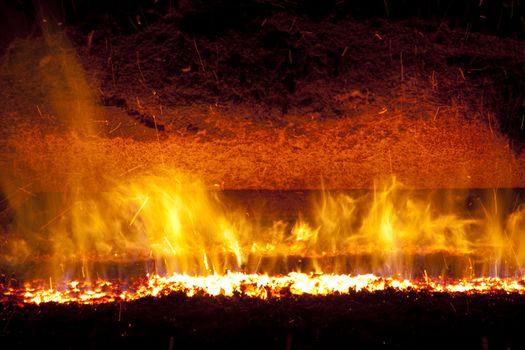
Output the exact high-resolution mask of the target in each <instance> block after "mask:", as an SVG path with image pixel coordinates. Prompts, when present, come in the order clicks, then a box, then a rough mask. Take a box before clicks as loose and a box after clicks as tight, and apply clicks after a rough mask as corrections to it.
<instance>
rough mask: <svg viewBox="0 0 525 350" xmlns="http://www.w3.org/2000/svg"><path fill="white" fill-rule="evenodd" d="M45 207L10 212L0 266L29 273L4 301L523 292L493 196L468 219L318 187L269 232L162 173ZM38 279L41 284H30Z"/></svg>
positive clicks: (452, 211)
mask: <svg viewBox="0 0 525 350" xmlns="http://www.w3.org/2000/svg"><path fill="white" fill-rule="evenodd" d="M494 193H495V192H494ZM46 199H47V200H48V203H47V204H46V206H45V209H46V210H47V211H45V212H44V213H42V215H36V216H35V212H37V211H38V208H35V207H31V209H32V210H27V208H26V209H24V210H19V212H18V213H17V214H18V216H17V217H16V218H15V228H14V229H13V232H12V233H11V234H12V235H11V236H10V238H11V239H8V244H7V245H6V246H5V247H4V250H5V251H4V252H3V254H2V256H1V257H2V258H1V261H2V264H3V266H4V268H5V269H7V270H10V269H12V270H13V271H15V272H16V271H20V269H23V268H24V266H26V267H27V265H28V261H29V262H31V261H33V262H35V265H34V266H35V268H34V269H33V271H32V274H28V273H27V272H25V275H24V276H23V278H20V279H21V280H22V281H24V282H25V284H24V285H23V286H22V287H20V286H18V287H13V286H12V285H10V284H9V283H7V284H5V285H3V286H2V287H1V290H2V291H3V295H4V298H11V297H14V298H17V299H21V300H23V301H24V302H29V303H43V302H59V303H68V302H77V303H100V302H114V301H129V300H135V299H137V298H141V297H145V296H162V295H167V294H170V293H173V292H180V293H184V294H185V295H187V296H193V295H201V294H202V295H225V296H232V295H244V296H248V297H254V298H262V299H267V298H275V297H277V298H279V297H283V296H287V295H302V294H311V295H327V294H334V293H335V294H346V293H351V292H359V291H371V292H373V291H379V290H385V289H394V290H401V291H405V290H415V291H422V290H424V291H429V292H449V293H456V292H464V293H492V292H509V293H523V290H524V289H523V288H524V284H523V276H522V274H521V271H522V270H521V269H522V267H523V264H524V263H525V244H524V243H523V241H524V240H523V238H521V236H522V233H523V230H524V228H525V209H524V207H523V206H520V207H518V208H517V209H516V210H514V211H508V210H507V211H505V210H504V208H503V207H502V206H501V205H499V207H498V205H497V203H498V202H497V196H496V195H494V196H493V198H492V199H491V200H490V201H488V202H487V201H484V202H483V201H480V202H479V210H478V211H476V210H470V211H465V209H463V210H461V209H459V207H458V206H457V205H452V204H451V203H452V202H453V201H450V200H448V201H447V200H446V198H445V200H443V198H439V199H440V200H439V201H436V200H433V199H432V198H431V196H430V197H429V196H428V194H425V195H422V194H421V193H419V194H418V193H417V192H416V191H412V190H410V189H406V188H403V186H402V185H400V184H399V183H397V182H396V181H393V182H392V183H391V184H389V185H388V186H385V187H383V188H382V189H378V188H376V189H374V191H372V192H368V193H364V194H362V195H360V196H352V195H351V194H350V193H349V192H342V191H339V192H332V193H331V192H329V191H323V192H320V193H319V195H318V196H317V197H315V196H314V198H313V200H312V201H313V204H312V206H311V208H312V209H311V213H308V215H306V216H304V217H306V218H308V219H303V215H298V216H297V217H298V219H297V220H296V221H290V220H288V221H286V220H283V219H278V218H272V219H271V220H268V219H266V222H265V221H264V220H263V219H257V218H256V216H250V215H246V211H245V210H244V208H242V207H236V206H234V205H232V204H231V203H229V202H228V201H227V200H225V198H224V196H223V193H222V192H221V191H209V190H208V189H207V188H206V187H205V186H204V185H202V184H201V183H199V182H198V181H190V180H189V179H188V178H184V177H183V176H181V175H180V174H176V173H173V172H164V173H158V174H155V175H153V174H149V175H145V176H142V177H135V178H133V179H131V180H129V181H115V182H114V183H112V185H111V186H110V187H109V188H107V189H106V190H105V191H102V192H97V193H91V192H80V193H76V195H75V196H72V197H70V198H67V197H66V198H61V199H56V198H55V199H54V200H55V201H56V203H53V205H49V203H52V202H53V201H52V200H51V199H50V198H46ZM57 203H58V204H57ZM436 203H441V204H442V206H443V207H444V209H443V208H441V209H440V208H438V207H437V204H436ZM486 203H488V204H486ZM51 208H53V209H54V210H50V209H51ZM40 211H42V209H41V208H40ZM263 214H264V213H263ZM467 214H468V215H467ZM6 247H7V249H5V248H6ZM17 256H22V257H23V259H24V260H20V259H17V258H16V257H17ZM8 272H9V271H8ZM15 272H13V273H12V274H13V275H15V277H17V276H16V273H15ZM47 276H49V281H50V282H49V286H47V287H45V286H44V284H43V283H42V282H39V281H41V280H42V278H47ZM137 276H138V277H137ZM140 276H146V277H140ZM53 281H56V282H55V283H53ZM72 281H73V282H72Z"/></svg>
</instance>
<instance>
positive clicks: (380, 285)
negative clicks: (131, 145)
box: [1, 272, 525, 304]
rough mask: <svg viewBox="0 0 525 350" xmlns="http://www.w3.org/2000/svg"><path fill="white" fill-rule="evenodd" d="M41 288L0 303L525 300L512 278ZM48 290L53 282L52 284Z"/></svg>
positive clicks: (173, 281)
mask: <svg viewBox="0 0 525 350" xmlns="http://www.w3.org/2000/svg"><path fill="white" fill-rule="evenodd" d="M42 283H43V282H40V283H38V282H32V283H25V284H24V286H23V287H21V288H15V287H9V286H6V285H2V288H1V289H2V293H3V297H2V300H1V301H2V302H6V301H14V302H18V303H20V302H23V303H32V304H41V303H49V302H53V303H60V304H68V303H79V304H100V303H113V302H129V301H133V300H137V299H140V298H145V297H162V296H167V295H170V294H173V293H182V294H185V295H186V296H188V297H193V296H195V295H207V296H226V297H232V296H243V297H249V298H258V299H264V300H266V299H274V298H278V299H279V298H283V297H290V296H300V295H305V294H306V295H312V296H326V295H330V294H335V295H341V294H351V293H355V292H361V291H366V292H377V291H385V290H392V291H401V292H406V291H415V292H428V293H436V292H438V293H443V292H444V293H466V294H494V293H516V294H525V281H524V280H520V279H514V278H497V277H487V278H472V279H443V278H441V279H438V278H429V277H428V276H426V278H425V279H413V280H407V279H404V280H402V279H397V278H390V277H387V278H385V277H378V276H375V275H372V274H368V275H358V276H351V275H333V274H332V275H329V274H304V273H290V274H288V275H285V276H268V275H258V274H244V273H231V272H230V273H227V274H225V275H209V276H198V277H196V276H188V275H181V274H176V275H172V276H169V277H162V276H159V275H152V276H146V277H145V278H142V279H138V280H137V281H135V282H134V283H133V284H132V285H131V286H130V285H127V284H122V283H121V282H120V281H116V282H110V281H104V280H96V281H94V282H92V283H90V282H78V281H73V282H71V281H70V282H67V283H63V284H62V285H61V286H57V287H53V286H52V285H51V286H49V288H46V287H44V286H43V285H42ZM50 284H52V282H51V281H50Z"/></svg>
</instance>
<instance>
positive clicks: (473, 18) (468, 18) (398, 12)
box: [0, 0, 525, 49]
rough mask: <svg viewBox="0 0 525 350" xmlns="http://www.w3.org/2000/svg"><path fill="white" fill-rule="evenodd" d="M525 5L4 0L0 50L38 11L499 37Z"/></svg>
mask: <svg viewBox="0 0 525 350" xmlns="http://www.w3.org/2000/svg"><path fill="white" fill-rule="evenodd" d="M524 8H525V6H524V4H523V3H520V2H519V0H481V1H480V0H428V1H427V0H424V1H421V0H324V1H321V0H296V1H275V0H244V1H234V0H211V1H205V0H195V1H191V0H179V1H177V0H158V1H155V0H134V1H126V0H116V1H104V0H53V1H43V0H40V1H39V0H5V1H2V2H0V13H1V14H2V18H3V20H2V21H1V22H0V31H1V40H0V45H1V47H2V49H4V48H5V46H6V45H7V44H8V43H9V41H10V40H11V39H12V38H14V37H17V36H27V35H31V34H35V33H38V31H39V27H40V26H39V23H38V22H39V21H38V20H37V18H40V16H43V17H45V18H46V19H48V20H50V21H54V22H56V23H61V24H65V25H81V26H83V27H84V28H85V29H86V30H88V29H90V28H94V27H97V26H101V25H109V26H110V27H111V28H112V29H113V30H114V31H116V32H126V31H130V30H134V29H136V28H135V27H136V21H137V18H140V19H142V21H141V22H142V23H143V24H144V25H148V23H149V22H151V21H155V19H156V18H159V17H162V16H166V15H172V16H173V17H174V18H175V19H176V20H179V21H181V22H183V23H181V24H182V25H183V27H186V29H188V30H192V29H193V30H196V31H201V32H207V33H209V34H215V35H216V34H221V32H224V31H227V30H230V29H235V28H236V27H239V25H240V24H241V23H243V22H246V21H250V19H252V18H254V17H260V16H261V15H264V13H271V12H276V11H284V12H287V13H291V14H295V15H297V16H308V17H310V18H312V19H319V20H320V19H323V18H325V17H327V16H336V17H337V16H351V17H353V18H356V19H365V18H375V17H379V18H385V19H391V20H403V19H409V18H421V19H425V20H431V21H436V22H446V23H447V24H448V25H449V26H451V27H458V26H459V27H462V28H465V29H468V30H471V31H479V32H483V33H489V34H495V35H499V36H506V37H515V38H523V36H524V26H525V24H524V23H525V22H524V19H523V17H524V12H525V9H524Z"/></svg>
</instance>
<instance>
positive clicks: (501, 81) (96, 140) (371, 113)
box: [0, 11, 525, 191]
mask: <svg viewBox="0 0 525 350" xmlns="http://www.w3.org/2000/svg"><path fill="white" fill-rule="evenodd" d="M192 13H193V12H192ZM193 15H194V14H193ZM187 16H189V14H187ZM185 18H186V17H184V16H183V17H182V19H181V18H175V17H173V16H171V15H166V16H164V17H162V18H161V19H159V20H158V21H156V22H154V23H151V24H149V25H148V26H147V27H144V28H139V29H138V30H137V31H136V32H135V33H131V34H130V33H127V34H122V33H121V34H115V33H112V32H110V31H109V30H107V28H106V29H105V28H97V29H95V30H92V31H89V32H87V33H86V32H85V30H83V29H82V28H68V29H67V31H68V33H69V36H70V38H72V42H73V43H74V47H73V48H71V49H70V50H71V52H73V53H74V52H76V53H77V55H79V56H78V57H79V58H80V59H81V61H82V62H83V66H84V69H85V70H86V72H87V74H86V76H87V79H88V81H90V82H91V85H92V86H93V88H94V90H95V91H97V92H96V94H97V95H99V96H100V102H99V106H97V107H96V111H95V112H94V114H93V116H91V117H92V118H91V119H86V120H85V123H90V124H91V125H94V128H90V129H92V132H90V133H88V135H87V136H86V135H84V136H78V133H77V132H75V131H74V130H70V129H69V128H68V127H66V126H65V125H64V123H63V122H61V121H60V118H59V117H58V116H57V114H59V113H58V112H57V111H56V106H55V104H54V103H53V102H52V101H51V98H50V94H49V91H48V89H49V84H48V85H46V84H44V83H42V80H41V79H40V78H38V77H40V76H41V75H42V74H44V73H42V72H49V71H51V72H53V69H56V67H55V66H54V65H55V63H54V59H55V57H56V56H57V55H58V54H57V53H56V52H54V51H52V50H50V49H49V47H47V46H46V45H45V44H44V43H43V42H42V40H41V39H40V38H34V39H27V40H18V41H15V42H13V43H12V45H11V46H10V48H9V49H8V50H7V52H6V54H5V56H4V57H3V60H2V70H1V76H2V79H1V81H0V85H2V86H1V89H0V91H1V96H0V97H1V98H0V106H1V109H0V111H1V113H2V118H1V119H0V120H1V121H0V122H1V123H2V128H1V130H2V131H1V133H2V139H1V141H0V146H1V148H0V149H2V150H3V151H2V153H3V154H2V157H1V161H2V163H3V164H2V167H3V168H4V169H9V170H8V172H9V174H11V175H14V176H12V177H11V179H10V181H11V180H12V179H13V178H14V179H15V182H16V183H17V186H26V185H28V184H29V185H30V188H31V190H58V191H60V190H63V189H64V184H65V183H67V182H70V181H72V180H71V178H72V177H75V176H80V177H82V178H90V179H91V180H89V181H94V182H97V181H98V180H97V178H98V177H99V175H100V174H104V175H105V176H110V177H113V178H114V177H118V176H124V175H126V176H127V175H130V176H131V175H134V174H136V173H137V172H141V171H150V170H152V169H156V168H158V167H168V168H175V169H178V170H180V171H181V172H183V173H189V174H192V175H193V176H195V177H197V178H199V179H201V180H203V181H204V182H205V183H206V184H207V185H209V186H213V185H218V186H221V187H223V188H230V189H239V188H266V189H297V188H301V189H303V188H319V187H321V186H325V187H327V188H369V187H371V186H372V185H373V183H374V181H376V180H379V179H382V178H385V177H390V176H395V177H396V178H397V179H398V180H399V181H401V182H402V183H404V184H406V185H408V186H412V187H419V188H451V187H457V188H470V187H482V188H486V187H523V186H525V157H524V156H523V155H521V154H520V153H518V151H519V150H520V147H521V146H520V145H521V141H520V140H521V136H520V135H521V134H520V132H521V131H520V129H519V128H517V127H516V123H518V124H519V123H520V122H521V120H514V119H512V120H510V121H509V120H508V119H505V118H501V115H502V113H503V114H504V113H506V112H508V111H511V112H512V113H514V114H515V113H517V112H516V111H517V110H518V109H519V108H520V107H519V103H518V102H517V101H518V100H519V97H517V96H516V93H515V90H516V89H515V85H516V84H518V83H519V81H520V80H519V79H521V75H520V74H521V73H519V72H520V68H519V67H520V64H521V63H522V61H523V59H522V56H523V55H522V53H523V52H525V44H524V43H522V42H520V41H516V40H512V39H501V38H496V37H491V36H487V35H483V34H476V33H469V32H465V31H463V30H452V29H449V28H448V27H447V25H445V24H441V25H433V24H431V23H426V22H422V21H414V20H411V21H405V22H386V21H382V20H369V21H360V22H358V21H355V20H352V19H350V18H347V17H343V18H333V17H327V18H325V19H323V20H312V19H310V18H309V17H307V16H291V15H290V14H286V13H280V12H276V11H269V12H263V13H262V14H261V15H260V16H255V17H254V18H250V20H249V21H247V22H246V23H244V24H243V26H244V27H243V28H242V29H246V31H244V30H224V31H223V32H220V33H219V34H213V35H212V34H210V33H209V32H205V33H202V32H199V30H197V29H196V28H194V27H191V26H189V27H188V23H190V22H191V21H190V22H188V23H187V21H186V22H185ZM186 19H187V18H186ZM185 23H186V24H185ZM191 23H193V22H191ZM513 73H516V74H515V75H514V76H513V75H512V74H513ZM512 79H514V80H512ZM513 84H514V85H513ZM513 88H514V90H513ZM507 90H508V91H507ZM513 91H514V92H513ZM62 96H64V95H62ZM509 113H510V112H509ZM507 114H508V113H507ZM507 114H505V115H507ZM514 114H513V115H514ZM509 123H510V124H509ZM509 125H511V126H512V127H510V126H509ZM516 130H518V131H516ZM86 165H88V168H89V171H88V172H87V173H86V171H84V170H81V169H85V168H86ZM75 174H77V175H75ZM24 188H25V187H24Z"/></svg>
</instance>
